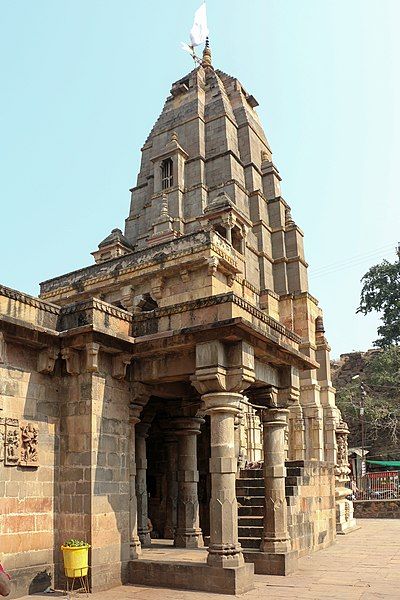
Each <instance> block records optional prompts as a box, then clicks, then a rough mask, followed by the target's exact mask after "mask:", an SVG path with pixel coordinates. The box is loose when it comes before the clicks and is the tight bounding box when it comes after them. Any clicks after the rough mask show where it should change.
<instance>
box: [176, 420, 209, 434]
mask: <svg viewBox="0 0 400 600" xmlns="http://www.w3.org/2000/svg"><path fill="white" fill-rule="evenodd" d="M203 423H204V419H202V418H201V417H173V418H172V419H171V420H170V425H171V430H170V432H171V433H173V434H174V435H175V436H179V435H199V433H200V427H201V426H202V424H203Z"/></svg>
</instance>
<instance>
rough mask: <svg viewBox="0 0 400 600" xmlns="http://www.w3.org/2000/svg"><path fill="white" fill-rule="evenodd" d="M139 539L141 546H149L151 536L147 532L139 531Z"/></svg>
mask: <svg viewBox="0 0 400 600" xmlns="http://www.w3.org/2000/svg"><path fill="white" fill-rule="evenodd" d="M139 540H140V544H141V546H142V548H149V547H150V546H151V537H150V532H149V533H139Z"/></svg>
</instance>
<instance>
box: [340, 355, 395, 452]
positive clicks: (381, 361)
mask: <svg viewBox="0 0 400 600" xmlns="http://www.w3.org/2000/svg"><path fill="white" fill-rule="evenodd" d="M362 382H363V384H364V387H365V390H366V396H365V399H364V407H365V413H364V414H365V417H364V421H365V432H366V444H365V445H366V448H367V449H368V450H369V451H370V456H374V455H375V456H379V455H384V456H385V457H386V458H387V457H388V455H390V456H392V457H394V458H397V456H399V458H400V448H399V444H400V347H399V346H394V345H393V346H390V347H388V348H386V349H384V350H382V351H381V352H378V353H377V354H375V355H374V356H373V357H372V358H371V359H370V360H369V361H368V362H367V363H366V365H365V368H364V373H363V374H362ZM336 402H337V405H338V407H339V408H340V410H341V411H342V415H343V418H344V420H345V421H347V423H348V425H349V428H350V432H351V438H350V445H351V446H361V421H360V405H361V389H360V380H356V381H351V382H350V383H347V384H346V385H344V386H343V387H342V388H338V390H337V396H336Z"/></svg>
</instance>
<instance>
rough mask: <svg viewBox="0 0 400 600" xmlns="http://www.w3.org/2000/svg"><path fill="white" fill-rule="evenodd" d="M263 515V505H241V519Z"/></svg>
mask: <svg viewBox="0 0 400 600" xmlns="http://www.w3.org/2000/svg"><path fill="white" fill-rule="evenodd" d="M263 515H264V507H263V506H251V505H249V506H239V519H240V517H262V516H263Z"/></svg>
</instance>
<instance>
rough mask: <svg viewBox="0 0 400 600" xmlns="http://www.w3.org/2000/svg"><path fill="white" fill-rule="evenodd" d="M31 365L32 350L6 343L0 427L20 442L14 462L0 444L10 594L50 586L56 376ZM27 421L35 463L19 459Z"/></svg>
mask: <svg viewBox="0 0 400 600" xmlns="http://www.w3.org/2000/svg"><path fill="white" fill-rule="evenodd" d="M11 365H12V366H11ZM36 365H37V352H36V351H35V350H34V349H31V348H28V347H21V346H19V345H18V346H17V345H13V344H7V365H5V364H4V363H3V364H0V431H1V433H2V435H4V432H6V442H7V437H8V433H7V432H8V431H9V432H10V435H11V432H15V434H14V433H13V434H12V436H14V437H15V439H18V443H19V447H18V448H17V447H16V448H15V450H16V452H15V455H16V457H17V460H16V462H15V463H14V464H10V463H12V458H11V456H8V457H7V454H8V447H7V445H6V446H5V448H4V445H2V454H3V453H4V456H3V459H2V460H0V532H1V547H0V552H1V561H2V563H3V564H4V566H5V568H6V569H7V570H8V571H9V572H10V574H11V576H12V579H13V595H14V596H20V595H22V594H26V593H28V592H29V593H33V592H36V591H39V590H43V589H45V588H46V587H48V586H49V585H54V564H55V560H56V559H55V554H56V553H57V549H56V550H55V548H56V545H55V543H56V530H57V524H56V518H55V516H54V514H55V512H56V511H57V510H58V506H59V496H58V488H57V483H58V478H59V477H58V461H59V445H58V431H59V423H60V418H59V416H60V415H59V403H58V399H59V376H58V375H54V376H48V375H43V374H41V373H38V372H37V370H36V369H37V366H36ZM11 423H13V427H11ZM29 423H30V424H31V425H32V428H35V429H36V430H37V439H38V445H37V452H38V455H37V456H38V460H37V461H36V464H37V466H26V463H25V462H23V461H21V458H22V457H21V454H20V453H21V450H22V433H23V432H22V429H21V427H24V426H25V425H26V424H29ZM31 433H32V434H33V435H34V432H33V431H32V432H31ZM0 437H1V436H0ZM9 441H11V440H9ZM9 452H10V455H11V453H12V451H11V449H10V451H9ZM31 458H32V457H31ZM33 458H34V457H33ZM30 463H31V464H32V465H34V464H35V460H31V461H30Z"/></svg>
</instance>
